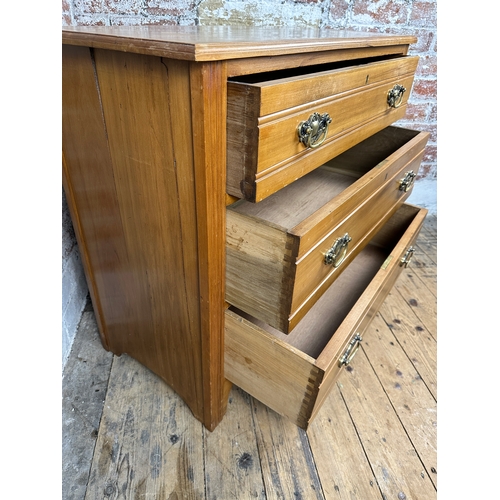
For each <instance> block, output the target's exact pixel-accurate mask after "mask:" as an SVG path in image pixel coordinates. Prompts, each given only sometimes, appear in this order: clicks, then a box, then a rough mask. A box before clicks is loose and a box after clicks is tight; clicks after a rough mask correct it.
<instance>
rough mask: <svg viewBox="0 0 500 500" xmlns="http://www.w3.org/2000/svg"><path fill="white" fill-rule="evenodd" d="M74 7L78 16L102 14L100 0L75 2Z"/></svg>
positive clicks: (79, 0) (78, 0) (77, 0)
mask: <svg viewBox="0 0 500 500" xmlns="http://www.w3.org/2000/svg"><path fill="white" fill-rule="evenodd" d="M74 7H75V12H77V13H78V14H99V13H101V12H102V5H101V0H75V3H74Z"/></svg>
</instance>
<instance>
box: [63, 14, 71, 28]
mask: <svg viewBox="0 0 500 500" xmlns="http://www.w3.org/2000/svg"><path fill="white" fill-rule="evenodd" d="M62 26H71V16H70V15H69V14H65V13H64V12H63V15H62Z"/></svg>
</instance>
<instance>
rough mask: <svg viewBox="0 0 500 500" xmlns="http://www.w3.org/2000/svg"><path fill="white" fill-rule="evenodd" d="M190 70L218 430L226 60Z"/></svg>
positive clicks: (210, 399) (205, 323)
mask: <svg viewBox="0 0 500 500" xmlns="http://www.w3.org/2000/svg"><path fill="white" fill-rule="evenodd" d="M189 70H190V90H191V96H192V107H191V110H190V111H191V117H192V123H193V127H192V141H193V142H192V147H193V154H194V173H195V182H194V184H195V188H196V191H195V192H196V232H197V242H198V272H199V294H200V295H199V300H200V315H201V344H199V346H198V347H199V348H200V350H199V351H197V355H198V358H197V361H199V362H201V365H202V370H203V371H202V377H203V379H202V380H203V422H204V424H205V426H206V427H207V428H208V429H209V430H213V429H214V428H215V427H216V426H217V424H218V423H219V422H220V421H221V419H222V417H223V416H224V412H225V408H226V404H227V401H226V400H224V396H225V395H226V394H227V391H226V387H225V382H224V309H225V307H224V303H225V300H224V297H225V266H226V258H225V255H226V253H225V237H226V236H225V227H226V210H225V207H226V197H225V191H224V186H225V183H226V148H225V143H226V140H225V139H226V137H225V131H226V98H225V96H226V94H225V91H226V80H227V75H226V66H225V63H214V64H191V65H190V67H189ZM181 145H182V142H181ZM198 342H199V340H198ZM186 366H188V365H184V368H186Z"/></svg>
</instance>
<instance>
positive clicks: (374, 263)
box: [225, 204, 427, 429]
mask: <svg viewBox="0 0 500 500" xmlns="http://www.w3.org/2000/svg"><path fill="white" fill-rule="evenodd" d="M426 214H427V210H425V209H422V208H419V207H415V206H413V205H408V204H404V205H402V206H401V208H400V209H399V210H398V211H397V212H396V213H395V214H394V215H393V216H392V217H391V218H390V219H389V221H388V222H387V223H386V224H385V225H384V227H383V228H382V229H381V230H380V231H379V232H378V233H377V235H376V236H375V237H374V238H373V239H372V240H371V242H370V244H369V245H367V246H366V247H365V248H364V250H363V251H362V252H361V253H360V254H359V255H358V256H357V257H356V258H355V259H354V261H353V262H352V263H351V264H350V265H349V267H348V269H346V270H345V271H344V272H343V273H342V275H341V276H340V277H339V278H338V279H337V280H336V281H335V282H334V283H333V285H331V286H330V288H329V289H328V291H327V292H326V293H325V294H324V295H323V296H322V297H321V299H320V300H319V301H318V302H317V303H316V304H315V306H314V307H313V308H312V309H311V310H310V311H309V313H308V314H307V315H306V316H305V317H304V318H303V319H302V321H301V322H300V323H299V324H298V325H297V327H296V328H295V329H294V330H293V332H292V333H291V334H289V335H284V334H282V333H280V332H279V331H277V330H275V329H273V328H272V327H270V326H268V325H266V324H265V323H263V322H260V321H258V320H256V319H254V318H252V317H251V316H248V315H246V314H245V313H242V312H241V311H239V310H237V309H235V308H229V309H227V310H226V316H225V377H226V378H227V379H228V380H229V381H231V382H233V383H234V384H236V385H237V386H239V387H241V388H242V389H243V390H245V391H246V392H248V393H249V394H251V395H252V396H254V397H255V398H256V399H258V400H259V401H261V402H262V403H264V404H265V405H267V406H268V407H270V408H272V409H273V410H275V411H276V412H278V413H280V414H281V415H284V416H286V417H287V418H289V419H290V420H292V421H293V422H294V423H295V424H296V425H298V426H299V427H301V428H303V429H306V428H307V426H308V424H309V422H310V421H311V419H312V418H313V417H314V415H315V414H316V412H317V411H318V409H319V408H320V406H321V403H322V401H323V400H324V398H325V397H326V396H327V395H328V392H329V390H330V388H331V387H332V385H333V383H334V382H335V380H336V379H337V377H338V376H339V374H340V373H341V371H342V369H343V367H344V366H345V365H346V364H347V363H349V361H350V359H352V357H353V354H354V353H355V351H356V349H357V348H358V347H359V340H358V337H357V336H360V337H362V335H363V333H364V331H365V329H366V328H367V326H368V325H369V323H370V321H371V320H372V318H373V316H374V315H375V314H376V312H377V311H378V309H379V308H380V306H381V304H382V303H383V301H384V300H385V298H386V296H387V294H388V293H389V291H390V289H391V288H392V286H393V284H394V282H395V281H396V279H397V277H398V276H399V274H400V272H401V270H402V269H403V267H404V266H406V265H407V264H408V262H409V260H411V255H412V253H413V252H412V244H413V243H414V241H415V239H416V237H417V235H418V232H419V230H420V228H421V226H422V223H423V221H424V218H425V216H426Z"/></svg>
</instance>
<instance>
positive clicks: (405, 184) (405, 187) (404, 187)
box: [399, 170, 417, 193]
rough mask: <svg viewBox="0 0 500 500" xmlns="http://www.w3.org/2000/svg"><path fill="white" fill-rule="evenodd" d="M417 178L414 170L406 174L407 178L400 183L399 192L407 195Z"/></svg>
mask: <svg viewBox="0 0 500 500" xmlns="http://www.w3.org/2000/svg"><path fill="white" fill-rule="evenodd" d="M416 176H417V174H416V173H415V172H413V170H410V171H409V172H406V173H405V176H404V177H403V178H402V179H401V180H400V181H399V190H400V191H404V192H405V193H407V192H408V191H409V190H410V189H411V187H412V186H413V182H414V181H415V177H416Z"/></svg>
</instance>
